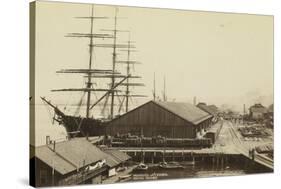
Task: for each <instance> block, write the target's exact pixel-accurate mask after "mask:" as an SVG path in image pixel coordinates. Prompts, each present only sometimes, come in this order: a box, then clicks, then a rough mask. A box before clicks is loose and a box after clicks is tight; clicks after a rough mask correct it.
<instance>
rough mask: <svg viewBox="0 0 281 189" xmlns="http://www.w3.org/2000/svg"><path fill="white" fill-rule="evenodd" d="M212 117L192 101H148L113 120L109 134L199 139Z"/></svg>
mask: <svg viewBox="0 0 281 189" xmlns="http://www.w3.org/2000/svg"><path fill="white" fill-rule="evenodd" d="M212 117H213V116H212V115H210V114H208V113H206V112H204V111H203V110H201V109H200V108H198V107H196V106H194V105H192V104H189V103H179V102H159V101H149V102H147V103H145V104H143V105H141V106H139V107H137V108H135V109H133V110H131V111H129V112H127V113H125V114H123V115H121V116H120V117H117V118H115V119H113V120H112V121H110V122H109V123H108V124H107V125H106V133H107V134H108V135H111V136H113V135H116V134H128V133H130V134H132V135H138V136H141V135H142V136H145V137H153V136H159V135H160V136H164V137H168V138H196V137H200V136H202V135H203V134H204V130H206V129H207V128H208V127H209V126H210V123H211V119H212Z"/></svg>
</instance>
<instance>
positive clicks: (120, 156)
mask: <svg viewBox="0 0 281 189" xmlns="http://www.w3.org/2000/svg"><path fill="white" fill-rule="evenodd" d="M104 152H106V153H107V154H109V155H110V156H111V157H113V158H114V159H115V160H116V161H118V162H119V163H121V162H124V161H127V160H129V159H131V157H130V156H128V155H127V154H126V153H124V152H121V151H118V150H112V149H106V150H104Z"/></svg>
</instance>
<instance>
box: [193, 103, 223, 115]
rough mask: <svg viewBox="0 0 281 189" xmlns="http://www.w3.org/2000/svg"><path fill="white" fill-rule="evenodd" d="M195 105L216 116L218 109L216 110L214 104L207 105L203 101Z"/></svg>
mask: <svg viewBox="0 0 281 189" xmlns="http://www.w3.org/2000/svg"><path fill="white" fill-rule="evenodd" d="M197 107H198V108H200V109H201V110H203V111H205V112H207V113H208V114H210V115H212V116H214V117H215V116H217V113H218V110H217V107H216V106H215V105H210V106H208V105H207V104H206V103H204V102H199V103H198V104H197Z"/></svg>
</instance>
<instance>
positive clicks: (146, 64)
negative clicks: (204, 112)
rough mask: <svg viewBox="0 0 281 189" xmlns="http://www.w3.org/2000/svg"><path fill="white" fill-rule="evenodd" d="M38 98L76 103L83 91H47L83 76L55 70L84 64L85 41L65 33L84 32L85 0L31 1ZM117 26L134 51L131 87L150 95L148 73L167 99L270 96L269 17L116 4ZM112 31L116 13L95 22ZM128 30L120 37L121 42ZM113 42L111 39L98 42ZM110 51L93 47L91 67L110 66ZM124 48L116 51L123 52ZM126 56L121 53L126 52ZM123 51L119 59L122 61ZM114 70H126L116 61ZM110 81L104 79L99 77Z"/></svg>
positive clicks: (236, 101) (239, 100)
mask: <svg viewBox="0 0 281 189" xmlns="http://www.w3.org/2000/svg"><path fill="white" fill-rule="evenodd" d="M36 8H37V9H36V11H37V12H36V96H37V99H36V103H41V101H40V99H39V98H38V97H39V96H46V97H47V98H48V99H51V100H52V101H53V102H54V103H77V102H78V101H79V100H80V96H81V93H79V94H75V93H73V92H60V93H53V92H50V90H51V89H56V88H72V87H74V88H75V87H79V88H80V87H82V86H83V85H84V83H85V80H84V79H83V78H82V77H81V76H82V75H70V74H68V75H62V74H57V73H55V72H56V71H57V70H60V69H63V68H87V67H88V58H89V55H88V47H87V44H88V43H89V41H88V40H87V39H77V38H69V37H64V36H65V35H66V34H67V33H71V32H85V33H88V32H89V30H90V28H89V26H90V25H89V21H88V20H83V19H76V18H74V17H79V16H90V13H91V6H90V5H88V4H71V3H53V2H39V3H37V7H36ZM94 14H95V16H108V17H113V16H114V7H112V6H98V5H96V6H95V7H94ZM118 16H120V17H126V19H119V20H118V29H125V30H130V31H131V39H132V40H133V41H136V44H135V45H136V47H137V50H138V51H139V52H137V53H135V54H134V55H132V59H134V60H137V61H140V62H142V64H141V65H136V66H135V71H136V74H137V75H141V76H142V79H141V82H143V83H145V85H146V86H145V87H142V88H140V87H139V88H136V89H135V91H136V93H141V94H146V95H148V96H149V98H146V99H143V100H141V101H140V100H139V103H140V102H144V101H147V100H150V99H152V88H153V73H154V72H155V74H156V89H157V94H158V95H159V96H161V95H162V90H163V77H164V75H165V76H166V88H167V95H168V99H169V100H176V101H184V102H192V99H193V97H194V96H196V97H197V100H198V101H205V102H207V103H208V104H213V103H214V104H217V105H218V106H220V105H222V104H228V105H229V106H234V107H235V108H236V109H237V110H241V109H242V107H243V103H245V104H246V106H250V105H251V104H252V103H255V102H262V103H264V104H265V105H268V104H270V103H272V102H273V17H272V16H261V15H246V14H225V13H213V12H199V11H196V12H195V11H181V10H168V9H148V8H132V7H119V11H118ZM100 29H113V19H108V20H98V21H96V22H94V30H95V32H96V33H102V31H100ZM127 39H128V35H127V33H120V34H119V35H118V41H119V42H120V43H123V42H125V41H126V40H127ZM95 42H96V43H105V42H108V43H110V42H111V41H110V40H104V41H103V40H96V41H95ZM111 53H112V49H95V56H94V57H95V58H94V67H95V68H106V69H108V68H109V69H110V68H111V64H112V56H111ZM120 53H121V52H120ZM123 54H124V53H123ZM125 58H126V56H124V55H122V53H121V54H120V55H119V56H118V57H117V59H118V60H124V59H125ZM118 69H119V70H121V71H124V68H123V67H121V66H119V67H118ZM103 83H104V86H105V83H109V80H108V81H106V80H104V81H103Z"/></svg>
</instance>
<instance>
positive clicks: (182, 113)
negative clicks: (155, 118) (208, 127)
mask: <svg viewBox="0 0 281 189" xmlns="http://www.w3.org/2000/svg"><path fill="white" fill-rule="evenodd" d="M152 102H154V103H156V104H158V105H159V106H161V107H162V108H164V109H166V110H168V111H170V112H172V113H174V114H176V115H177V116H179V117H181V118H182V119H184V120H186V121H188V122H191V123H193V124H195V125H197V124H199V123H201V122H202V121H205V120H206V119H208V118H210V117H212V115H209V114H208V113H206V112H204V111H203V110H201V109H200V108H197V107H196V106H194V105H192V104H189V103H183V102H158V101H152Z"/></svg>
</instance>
